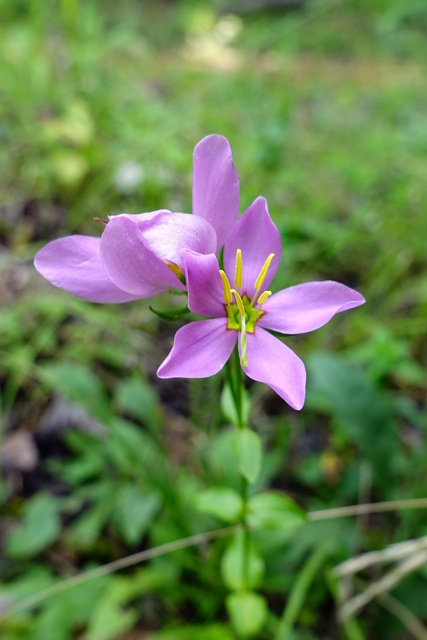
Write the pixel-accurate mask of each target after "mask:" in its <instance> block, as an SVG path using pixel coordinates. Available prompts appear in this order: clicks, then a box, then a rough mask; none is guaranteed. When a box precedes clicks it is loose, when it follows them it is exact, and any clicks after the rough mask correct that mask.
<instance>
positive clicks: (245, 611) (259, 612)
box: [225, 592, 268, 638]
mask: <svg viewBox="0 0 427 640" xmlns="http://www.w3.org/2000/svg"><path fill="white" fill-rule="evenodd" d="M225 604H226V607H227V611H228V615H229V616H230V622H231V624H232V626H233V628H234V629H235V631H236V633H237V634H238V635H239V636H240V637H242V638H250V637H252V636H255V635H257V634H258V633H259V632H260V631H261V629H262V628H263V626H264V624H265V622H266V620H267V615H268V608H267V603H266V600H265V598H263V597H262V596H261V595H259V593H252V592H243V593H232V594H230V595H229V596H227V599H226V601H225Z"/></svg>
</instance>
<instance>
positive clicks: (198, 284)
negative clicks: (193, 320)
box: [182, 251, 227, 318]
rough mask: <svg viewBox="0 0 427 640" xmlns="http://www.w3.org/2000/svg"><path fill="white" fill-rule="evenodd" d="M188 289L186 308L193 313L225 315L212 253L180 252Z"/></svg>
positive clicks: (219, 279) (221, 290)
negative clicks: (205, 254) (204, 254)
mask: <svg viewBox="0 0 427 640" xmlns="http://www.w3.org/2000/svg"><path fill="white" fill-rule="evenodd" d="M182 255H183V259H184V263H185V274H186V281H187V289H188V308H189V309H190V311H193V313H198V314H200V315H201V316H213V317H214V318H217V317H221V316H225V315H227V314H226V311H225V303H224V289H223V286H222V280H221V276H220V274H219V264H218V260H217V259H216V257H215V256H214V255H212V254H211V255H207V256H203V255H200V254H199V253H194V252H193V251H183V252H182Z"/></svg>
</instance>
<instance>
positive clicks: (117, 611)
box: [87, 581, 138, 640]
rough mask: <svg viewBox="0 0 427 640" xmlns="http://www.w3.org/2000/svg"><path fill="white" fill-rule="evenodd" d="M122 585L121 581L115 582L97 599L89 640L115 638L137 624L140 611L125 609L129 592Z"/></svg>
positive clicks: (88, 633) (110, 639)
mask: <svg viewBox="0 0 427 640" xmlns="http://www.w3.org/2000/svg"><path fill="white" fill-rule="evenodd" d="M120 587H121V584H120V581H115V582H113V583H112V584H111V586H110V588H108V589H106V591H105V592H104V593H103V595H102V597H101V598H99V599H98V600H97V603H96V608H95V610H94V615H93V617H92V618H91V620H90V624H89V629H88V631H87V639H88V640H113V639H114V638H117V636H118V635H119V634H121V633H123V632H124V631H128V630H129V629H131V628H132V627H133V625H134V624H135V622H136V619H137V618H138V613H137V611H133V610H131V609H127V610H126V609H124V607H123V605H124V604H125V603H126V595H127V594H126V591H123V589H121V588H120Z"/></svg>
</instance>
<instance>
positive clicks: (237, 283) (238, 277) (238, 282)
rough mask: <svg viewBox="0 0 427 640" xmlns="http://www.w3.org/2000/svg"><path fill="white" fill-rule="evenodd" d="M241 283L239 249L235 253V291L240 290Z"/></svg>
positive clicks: (240, 256)
mask: <svg viewBox="0 0 427 640" xmlns="http://www.w3.org/2000/svg"><path fill="white" fill-rule="evenodd" d="M242 282H243V262H242V251H241V249H237V251H236V273H235V276H234V286H235V287H236V289H241V288H242Z"/></svg>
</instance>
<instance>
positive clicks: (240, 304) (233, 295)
mask: <svg viewBox="0 0 427 640" xmlns="http://www.w3.org/2000/svg"><path fill="white" fill-rule="evenodd" d="M273 258H274V253H270V255H269V256H268V258H267V259H266V261H265V262H264V264H263V266H262V269H261V271H260V272H259V274H258V277H257V279H256V280H255V293H254V295H253V297H252V300H249V298H248V297H247V295H246V294H244V295H243V296H241V294H240V291H241V289H242V283H243V262H242V252H241V250H240V249H237V252H236V272H235V275H234V286H235V288H234V289H232V288H231V287H230V282H229V280H228V278H227V275H226V273H225V271H223V270H222V269H220V272H219V273H220V276H221V280H222V286H223V289H224V303H225V309H226V312H227V317H228V322H227V328H228V329H233V330H234V331H239V333H240V353H241V364H242V366H243V367H247V366H248V358H247V355H246V346H247V340H246V335H247V334H248V333H254V330H255V325H256V323H257V322H258V320H259V319H260V317H261V316H262V315H263V314H264V311H262V309H261V307H262V305H263V304H264V303H265V302H266V300H268V298H269V297H270V296H271V291H264V292H263V293H261V294H260V290H261V287H262V285H263V283H264V280H265V277H266V275H267V272H268V269H269V268H270V264H271V261H272V260H273Z"/></svg>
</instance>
